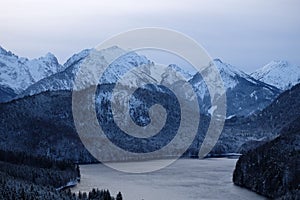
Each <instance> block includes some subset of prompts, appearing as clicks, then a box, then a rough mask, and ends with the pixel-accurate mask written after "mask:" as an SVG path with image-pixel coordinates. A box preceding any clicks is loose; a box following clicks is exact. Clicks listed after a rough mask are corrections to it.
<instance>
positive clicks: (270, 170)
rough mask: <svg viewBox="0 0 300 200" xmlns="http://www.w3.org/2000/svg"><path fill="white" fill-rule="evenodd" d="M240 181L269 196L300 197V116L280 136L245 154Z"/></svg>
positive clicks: (237, 176) (237, 177) (236, 177)
mask: <svg viewBox="0 0 300 200" xmlns="http://www.w3.org/2000/svg"><path fill="white" fill-rule="evenodd" d="M233 182H234V183H235V184H236V185H239V186H242V187H245V188H248V189H250V190H253V191H255V192H257V193H258V194H261V195H264V196H266V197H268V198H282V199H298V198H299V197H300V117H299V118H297V119H296V120H295V121H294V122H293V123H292V124H290V125H289V126H287V127H286V128H284V129H282V131H281V135H280V136H279V137H277V138H276V139H274V140H272V141H270V142H266V143H265V144H263V145H261V146H259V147H257V148H256V149H253V150H251V151H249V152H247V153H246V154H244V155H242V156H241V157H240V158H239V160H238V162H237V164H236V168H235V171H234V174H233Z"/></svg>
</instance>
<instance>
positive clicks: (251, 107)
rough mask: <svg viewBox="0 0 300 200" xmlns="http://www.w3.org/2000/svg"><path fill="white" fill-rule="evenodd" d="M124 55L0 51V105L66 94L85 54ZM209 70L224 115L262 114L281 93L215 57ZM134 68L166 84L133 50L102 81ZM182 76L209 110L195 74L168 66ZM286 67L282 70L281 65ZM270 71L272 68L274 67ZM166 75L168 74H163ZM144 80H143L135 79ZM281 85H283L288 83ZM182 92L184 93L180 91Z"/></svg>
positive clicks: (91, 80) (92, 80) (103, 58)
mask: <svg viewBox="0 0 300 200" xmlns="http://www.w3.org/2000/svg"><path fill="white" fill-rule="evenodd" d="M124 52H125V51H124V50H122V49H120V48H118V47H111V48H108V49H103V50H100V51H96V50H94V49H86V50H83V51H81V52H79V53H77V54H74V55H73V56H72V57H70V58H69V59H68V60H67V61H66V63H65V64H63V65H61V64H59V63H58V61H57V59H56V57H55V56H54V55H52V54H51V53H48V54H47V55H46V56H44V57H41V58H38V59H33V60H29V59H26V58H22V57H18V56H16V55H14V54H13V53H11V52H9V51H6V50H4V49H3V48H1V51H0V64H1V73H0V102H7V101H10V100H12V99H14V98H22V97H24V96H28V95H34V94H38V93H41V92H44V91H58V90H72V89H74V88H73V82H74V78H75V75H76V73H77V71H78V69H79V68H80V66H81V64H82V62H83V61H84V60H86V59H87V58H89V57H92V56H91V55H93V56H94V55H96V56H95V57H96V58H97V59H95V58H94V60H97V63H98V64H99V65H104V64H107V62H108V61H109V60H110V58H111V57H112V56H114V55H116V54H122V53H124ZM213 62H214V64H215V66H216V67H217V68H218V69H219V71H220V75H221V78H222V79H223V81H224V86H225V89H226V95H227V117H232V116H235V115H237V116H246V115H249V114H252V113H255V112H257V111H259V110H262V109H263V108H265V107H266V106H267V105H269V104H270V103H271V102H272V101H273V100H274V99H275V98H276V97H277V96H278V95H279V94H280V93H281V92H282V91H283V90H282V89H281V88H277V87H276V86H274V85H272V84H269V83H265V82H263V81H261V80H258V79H256V78H255V74H251V75H248V74H246V73H244V72H242V71H240V70H238V69H236V68H235V67H234V66H232V65H230V64H226V63H224V62H222V61H221V60H220V59H215V60H214V61H213ZM140 65H146V67H145V68H147V70H146V73H148V74H147V76H148V77H149V78H148V80H150V79H151V80H153V79H154V80H155V81H156V83H158V84H159V83H163V82H166V81H172V80H168V79H170V78H171V79H172V77H171V76H170V72H169V71H168V72H167V71H166V72H165V73H163V74H164V75H163V77H156V75H155V72H153V71H155V70H157V68H156V69H155V70H153V69H152V68H154V67H155V64H154V63H153V62H152V61H150V60H149V59H147V58H146V57H145V56H142V55H138V54H136V53H135V52H129V53H127V54H125V55H124V56H122V57H121V58H119V59H117V60H116V61H115V62H114V63H113V64H112V65H111V66H110V69H111V71H110V72H109V73H106V82H107V83H112V82H115V81H116V80H117V79H120V77H121V76H122V75H123V74H124V73H126V71H128V70H129V69H133V68H135V67H137V66H140ZM169 67H170V68H173V69H174V70H175V71H177V72H179V73H180V74H181V75H183V76H184V77H185V78H186V79H188V81H189V82H190V83H191V84H192V85H193V87H194V90H195V91H196V92H197V95H198V97H199V100H200V103H199V105H200V107H201V111H202V112H203V113H208V111H209V109H210V108H211V106H210V97H209V93H208V90H207V87H206V83H205V82H204V81H203V79H202V77H201V75H200V74H199V73H196V74H193V73H188V72H186V71H185V70H180V69H181V68H180V67H179V66H177V65H174V64H171V65H170V66H169ZM286 68H288V66H287V67H286ZM274 69H277V68H276V66H274ZM167 73H168V74H167ZM287 75H288V74H287V73H286V74H282V73H278V76H283V77H284V76H287ZM135 76H136V74H135ZM85 78H86V80H83V82H84V83H85V84H86V85H85V87H88V86H89V85H93V84H97V83H98V82H99V77H94V72H93V71H90V72H89V73H88V75H87V76H86V77H85ZM140 81H144V82H145V81H146V80H140ZM295 83H296V81H294V82H293V83H290V82H289V83H287V85H294V84H295ZM182 92H184V91H182Z"/></svg>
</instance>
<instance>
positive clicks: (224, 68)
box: [213, 58, 248, 78]
mask: <svg viewBox="0 0 300 200" xmlns="http://www.w3.org/2000/svg"><path fill="white" fill-rule="evenodd" d="M213 62H214V64H215V66H216V67H217V68H218V69H219V70H220V72H221V73H224V74H227V75H229V76H232V77H235V76H241V77H243V78H248V75H247V74H245V73H244V72H242V71H240V70H239V69H237V68H236V67H234V66H232V65H230V64H227V63H225V62H223V61H221V60H220V59H219V58H217V59H214V60H213Z"/></svg>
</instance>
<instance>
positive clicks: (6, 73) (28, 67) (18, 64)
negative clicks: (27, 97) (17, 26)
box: [0, 47, 64, 99]
mask: <svg viewBox="0 0 300 200" xmlns="http://www.w3.org/2000/svg"><path fill="white" fill-rule="evenodd" d="M63 69H64V68H63V66H61V65H60V64H59V63H58V61H57V59H56V57H55V56H54V55H53V54H51V53H48V54H46V55H45V56H44V57H40V58H38V59H32V60H29V59H27V58H22V57H18V56H16V55H14V54H13V53H11V52H10V51H6V50H5V49H3V48H2V47H0V85H1V86H2V87H6V88H10V89H12V90H13V92H14V93H15V94H19V93H21V92H22V91H23V90H25V89H26V88H27V87H29V86H30V85H32V84H34V83H36V82H37V81H39V80H41V79H43V78H45V77H48V76H50V75H52V74H55V73H57V72H60V71H62V70H63ZM3 95H4V94H3ZM6 98H9V96H7V97H4V96H2V99H6Z"/></svg>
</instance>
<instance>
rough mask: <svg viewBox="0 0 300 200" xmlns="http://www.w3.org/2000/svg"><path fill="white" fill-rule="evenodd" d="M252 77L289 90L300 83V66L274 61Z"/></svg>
mask: <svg viewBox="0 0 300 200" xmlns="http://www.w3.org/2000/svg"><path fill="white" fill-rule="evenodd" d="M251 76H252V77H253V78H255V79H257V80H260V81H262V82H265V83H267V84H269V85H273V86H275V87H277V88H279V89H281V90H287V89H289V88H291V87H292V86H294V85H296V84H297V83H299V82H300V66H296V65H292V64H290V63H288V62H287V61H272V62H270V63H268V64H267V65H265V66H264V67H262V68H261V69H258V70H257V71H255V72H253V73H252V74H251Z"/></svg>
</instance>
